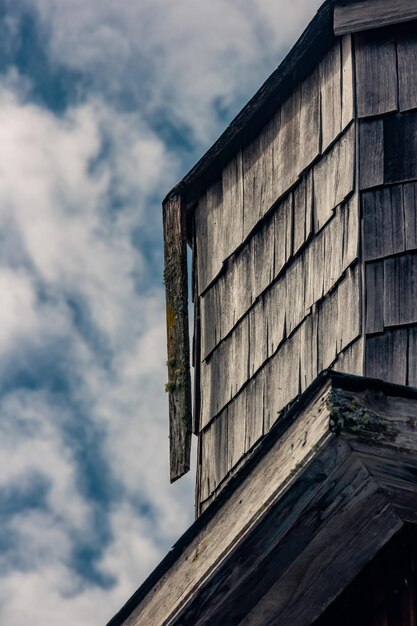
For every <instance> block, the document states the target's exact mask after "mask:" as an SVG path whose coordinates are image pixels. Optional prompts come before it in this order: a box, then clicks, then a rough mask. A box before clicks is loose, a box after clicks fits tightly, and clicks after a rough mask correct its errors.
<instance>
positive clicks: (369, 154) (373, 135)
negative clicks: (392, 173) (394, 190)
mask: <svg viewBox="0 0 417 626" xmlns="http://www.w3.org/2000/svg"><path fill="white" fill-rule="evenodd" d="M359 150H360V154H359V184H360V188H361V189H369V188H370V187H376V186H378V185H382V184H383V183H384V123H383V120H381V119H378V120H361V121H360V125H359Z"/></svg>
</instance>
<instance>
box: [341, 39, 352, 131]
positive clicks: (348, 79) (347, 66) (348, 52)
mask: <svg viewBox="0 0 417 626" xmlns="http://www.w3.org/2000/svg"><path fill="white" fill-rule="evenodd" d="M352 45H353V44H352V36H351V35H345V36H344V37H342V130H343V129H345V128H346V127H347V125H348V124H349V123H350V122H351V121H352V120H353V118H354V116H355V112H354V84H353V65H354V63H353V52H352Z"/></svg>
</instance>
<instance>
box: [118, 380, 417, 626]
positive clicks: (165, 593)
mask: <svg viewBox="0 0 417 626" xmlns="http://www.w3.org/2000/svg"><path fill="white" fill-rule="evenodd" d="M367 382H368V383H369V384H370V386H369V387H368V386H367V385H365V386H362V387H361V389H362V390H359V389H358V387H357V384H358V381H357V379H354V380H353V381H352V387H350V386H349V385H350V382H349V380H348V379H346V378H344V379H343V382H342V385H343V387H342V388H340V387H338V386H337V379H336V380H335V379H330V380H329V379H327V380H326V383H325V384H324V386H322V387H321V388H317V389H316V390H315V392H314V395H313V394H312V392H310V394H311V395H309V396H308V398H307V397H306V398H304V401H303V402H300V403H299V404H297V405H294V407H293V408H292V409H291V410H290V412H289V413H287V414H285V415H283V416H282V419H281V420H280V422H279V424H280V429H279V430H278V431H277V432H275V433H273V434H271V436H270V437H269V439H268V440H266V441H265V442H263V443H262V444H261V446H260V447H259V450H258V454H256V455H255V456H254V457H253V460H254V463H253V464H252V465H251V466H250V467H247V468H245V471H242V474H241V475H240V480H236V481H235V482H234V483H233V485H231V489H230V490H229V493H228V496H227V497H224V498H223V500H222V502H221V506H219V507H217V508H216V507H215V508H214V509H213V510H212V512H209V511H208V512H207V513H208V514H206V515H205V517H204V518H203V519H202V520H200V522H197V523H196V525H195V527H194V528H193V529H191V532H189V533H188V534H187V536H185V537H184V538H183V539H182V540H181V543H180V544H179V545H178V546H176V547H174V554H175V557H174V558H172V559H171V561H169V563H167V564H166V566H164V567H163V568H160V571H158V572H157V573H155V575H154V577H153V579H152V586H148V591H147V592H143V593H142V594H140V593H139V594H138V596H137V597H138V600H137V601H136V604H135V599H133V600H132V602H131V603H130V605H129V608H128V610H126V611H125V612H124V617H121V618H120V619H119V621H117V620H116V623H117V624H118V625H119V626H120V624H122V623H123V624H124V625H125V626H140V625H142V624H148V623H152V624H155V625H158V626H159V625H162V624H163V623H172V624H178V625H179V624H181V625H182V626H194V625H197V626H198V625H202V624H208V623H223V622H224V620H225V619H226V620H227V621H230V622H231V623H240V622H241V621H242V619H249V621H248V622H247V623H249V624H250V623H253V622H251V620H252V618H253V619H255V618H256V615H257V616H258V618H259V620H261V623H262V624H269V623H271V624H276V623H280V624H284V625H285V626H293V625H294V626H295V625H297V626H301V624H305V623H308V620H309V619H315V618H316V617H318V615H319V613H320V612H321V611H323V610H324V609H325V607H326V606H328V604H329V603H330V602H331V601H332V600H333V599H334V597H335V596H337V595H339V594H340V593H341V591H342V588H346V587H347V586H348V584H349V583H350V581H351V579H353V578H355V576H356V575H357V573H358V571H360V570H362V568H363V567H364V566H365V565H366V563H368V562H369V561H370V560H371V559H372V558H373V556H374V554H375V553H377V552H378V551H379V550H380V549H381V547H382V546H383V545H385V544H386V542H388V541H389V540H390V538H391V537H392V536H393V534H395V533H396V532H397V531H398V529H399V528H402V527H403V526H404V523H405V521H406V520H409V519H411V518H412V515H413V511H414V512H415V497H416V492H417V480H416V469H417V461H416V459H415V455H416V452H417V444H416V437H415V424H416V421H417V408H416V407H417V403H416V399H415V397H414V395H413V394H412V392H409V395H407V393H406V392H405V390H399V389H396V390H394V389H393V388H391V389H389V388H387V386H379V387H378V388H377V387H376V386H375V385H374V384H373V383H371V382H370V381H367ZM336 416H338V417H339V422H340V424H339V429H340V430H339V435H338V437H336V436H335V434H334V433H333V432H331V430H330V428H332V426H331V424H332V423H334V419H335V417H336ZM340 533H341V535H342V538H343V539H344V540H343V541H342V540H341V539H340V537H341V535H340ZM278 556H279V558H278ZM332 568H334V569H332ZM351 568H353V570H352V569H351ZM340 571H342V572H343V574H342V578H343V581H342V584H341V587H340V588H338V589H336V588H334V587H332V585H333V581H335V582H336V583H337V585H339V584H340V583H341V575H340ZM259 572H262V576H259ZM332 572H333V573H332ZM346 572H348V573H347V574H346ZM336 573H337V575H336ZM345 575H346V577H345ZM328 585H330V587H328ZM220 590H222V592H220ZM322 593H324V595H320V594H322ZM301 598H303V601H301ZM318 598H320V601H319V602H318ZM255 607H256V609H255ZM313 607H316V608H314V609H313ZM254 609H255V610H254ZM303 609H305V610H306V611H307V614H303V613H302V610H303ZM316 610H317V611H318V614H316V613H315V612H314V611H316ZM300 611H301V612H300ZM238 615H240V617H238ZM306 615H307V616H308V617H307V619H306ZM258 623H259V621H258Z"/></svg>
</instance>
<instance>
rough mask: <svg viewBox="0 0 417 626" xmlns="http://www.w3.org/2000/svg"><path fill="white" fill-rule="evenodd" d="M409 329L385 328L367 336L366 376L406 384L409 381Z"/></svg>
mask: <svg viewBox="0 0 417 626" xmlns="http://www.w3.org/2000/svg"><path fill="white" fill-rule="evenodd" d="M407 332H408V331H407V329H406V328H400V329H395V330H385V332H384V333H383V334H382V335H374V336H371V337H367V338H366V344H365V376H369V377H371V378H380V379H381V380H384V381H387V382H391V383H398V384H400V385H405V384H406V382H407Z"/></svg>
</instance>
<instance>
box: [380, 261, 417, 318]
mask: <svg viewBox="0 0 417 626" xmlns="http://www.w3.org/2000/svg"><path fill="white" fill-rule="evenodd" d="M414 322H417V255H415V254H406V255H403V256H399V257H393V258H390V259H385V261H384V325H385V326H398V325H400V324H413V323H414Z"/></svg>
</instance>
